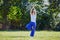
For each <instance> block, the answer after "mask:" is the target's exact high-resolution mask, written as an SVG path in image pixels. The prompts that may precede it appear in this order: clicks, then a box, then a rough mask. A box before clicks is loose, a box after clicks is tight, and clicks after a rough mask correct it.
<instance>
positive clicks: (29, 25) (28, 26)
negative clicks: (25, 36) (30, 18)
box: [26, 22, 31, 30]
mask: <svg viewBox="0 0 60 40" xmlns="http://www.w3.org/2000/svg"><path fill="white" fill-rule="evenodd" d="M26 28H27V29H28V30H31V22H30V23H28V24H27V25H26Z"/></svg>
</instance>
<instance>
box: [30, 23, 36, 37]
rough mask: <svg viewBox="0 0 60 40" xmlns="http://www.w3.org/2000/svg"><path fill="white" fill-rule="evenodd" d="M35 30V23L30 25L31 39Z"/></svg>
mask: <svg viewBox="0 0 60 40" xmlns="http://www.w3.org/2000/svg"><path fill="white" fill-rule="evenodd" d="M35 30H36V23H32V30H31V34H30V36H31V37H33V36H34V34H35Z"/></svg>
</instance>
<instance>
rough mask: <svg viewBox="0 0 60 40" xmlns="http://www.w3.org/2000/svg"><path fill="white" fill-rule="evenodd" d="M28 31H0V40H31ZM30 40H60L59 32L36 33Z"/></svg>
mask: <svg viewBox="0 0 60 40" xmlns="http://www.w3.org/2000/svg"><path fill="white" fill-rule="evenodd" d="M29 34H30V31H0V40H31V37H30V36H29ZM32 40H60V32H54V31H36V32H35V36H34V38H33V39H32Z"/></svg>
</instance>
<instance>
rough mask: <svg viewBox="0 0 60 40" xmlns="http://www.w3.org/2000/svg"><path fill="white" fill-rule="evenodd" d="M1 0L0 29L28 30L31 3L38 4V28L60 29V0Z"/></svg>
mask: <svg viewBox="0 0 60 40" xmlns="http://www.w3.org/2000/svg"><path fill="white" fill-rule="evenodd" d="M48 2H49V5H45V4H44V0H0V30H26V28H25V26H26V24H27V23H28V22H29V21H30V16H29V11H30V9H31V5H32V4H34V5H36V7H35V8H36V10H37V30H60V0H48Z"/></svg>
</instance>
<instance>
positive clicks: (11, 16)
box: [7, 6, 22, 20]
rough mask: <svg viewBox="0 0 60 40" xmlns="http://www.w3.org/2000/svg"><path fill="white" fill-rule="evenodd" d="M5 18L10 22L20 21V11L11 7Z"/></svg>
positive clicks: (15, 7)
mask: <svg viewBox="0 0 60 40" xmlns="http://www.w3.org/2000/svg"><path fill="white" fill-rule="evenodd" d="M7 16H8V19H10V20H16V19H18V20H20V19H21V16H22V13H21V9H20V8H19V7H17V6H11V7H10V11H9V14H8V15H7Z"/></svg>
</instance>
